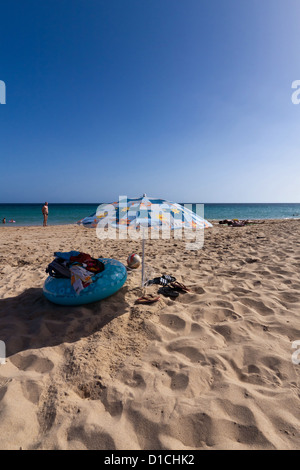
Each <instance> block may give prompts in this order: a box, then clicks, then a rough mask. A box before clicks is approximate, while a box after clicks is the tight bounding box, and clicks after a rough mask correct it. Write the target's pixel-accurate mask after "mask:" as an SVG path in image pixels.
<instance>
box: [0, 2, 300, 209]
mask: <svg viewBox="0 0 300 470" xmlns="http://www.w3.org/2000/svg"><path fill="white" fill-rule="evenodd" d="M299 15H300V3H299V1H298V0H251V2H249V1H246V0H201V1H200V0H185V1H182V0H151V1H150V0H144V1H141V0H85V1H84V0H80V1H79V0H45V1H43V2H41V1H34V0H27V1H26V2H25V1H23V0H19V1H18V0H10V1H9V2H2V4H1V15H0V44H1V47H0V80H3V81H4V82H5V83H6V91H7V102H6V104H5V105H0V139H1V147H0V155H1V158H0V175H1V176H0V202H41V201H44V200H48V201H49V203H50V202H96V203H97V202H101V201H107V202H108V201H111V200H115V199H116V198H117V197H118V195H119V194H126V195H128V197H135V196H140V195H141V194H142V193H144V192H146V193H147V194H148V195H151V196H156V197H162V198H165V199H170V200H175V201H195V202H196V201H197V202H300V185H299V179H300V178H299V175H300V158H299V157H300V132H299V126H300V105H294V104H292V101H291V96H292V92H293V90H292V88H291V85H292V82H293V81H294V80H300V28H299V20H298V18H299Z"/></svg>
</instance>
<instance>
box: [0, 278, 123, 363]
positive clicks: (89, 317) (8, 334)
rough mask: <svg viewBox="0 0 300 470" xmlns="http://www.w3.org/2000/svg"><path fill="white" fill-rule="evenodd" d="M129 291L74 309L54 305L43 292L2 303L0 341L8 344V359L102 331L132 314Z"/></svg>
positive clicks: (28, 292) (33, 290)
mask: <svg viewBox="0 0 300 470" xmlns="http://www.w3.org/2000/svg"><path fill="white" fill-rule="evenodd" d="M127 290H128V287H127V286H124V287H123V288H122V289H120V291H118V292H117V293H116V294H114V295H113V296H111V297H108V298H107V299H104V300H101V301H99V302H94V303H92V304H85V305H78V306H72V307H68V306H61V305H56V304H53V303H51V302H50V301H49V300H47V299H46V298H45V297H44V295H43V290H42V289H39V288H30V289H27V290H25V291H24V292H23V293H22V294H20V295H18V296H16V297H10V298H6V299H1V300H0V340H1V341H4V343H5V346H6V357H7V358H8V357H10V356H13V355H14V354H16V353H18V352H22V351H26V350H28V349H41V348H45V347H49V346H58V345H60V344H63V343H66V342H67V343H74V342H76V341H78V340H80V339H82V338H84V337H87V336H90V335H91V334H93V333H95V332H96V331H100V330H101V329H102V328H103V327H104V326H105V325H107V324H108V323H110V322H111V321H112V320H113V319H115V318H117V317H119V316H121V315H123V314H124V313H126V312H128V310H129V308H130V306H129V304H128V302H126V301H125V294H126V292H127Z"/></svg>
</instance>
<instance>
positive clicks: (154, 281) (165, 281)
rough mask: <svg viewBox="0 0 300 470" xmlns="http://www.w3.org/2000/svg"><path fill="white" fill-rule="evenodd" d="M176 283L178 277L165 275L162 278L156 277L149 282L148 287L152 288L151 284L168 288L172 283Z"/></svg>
mask: <svg viewBox="0 0 300 470" xmlns="http://www.w3.org/2000/svg"><path fill="white" fill-rule="evenodd" d="M174 281H176V277H174V276H169V275H168V274H167V275H166V274H163V275H162V276H161V277H155V278H154V279H152V280H151V281H148V282H147V285H148V286H150V285H151V284H160V285H161V286H167V285H168V284H169V283H170V282H174Z"/></svg>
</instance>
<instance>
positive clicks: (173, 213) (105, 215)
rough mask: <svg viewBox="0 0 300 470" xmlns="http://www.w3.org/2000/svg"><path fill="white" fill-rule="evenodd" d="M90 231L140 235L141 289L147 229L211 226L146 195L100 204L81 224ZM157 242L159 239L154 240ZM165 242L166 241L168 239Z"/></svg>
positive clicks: (167, 230)
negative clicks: (117, 230)
mask: <svg viewBox="0 0 300 470" xmlns="http://www.w3.org/2000/svg"><path fill="white" fill-rule="evenodd" d="M78 223H79V224H81V225H84V226H85V227H89V228H97V230H98V229H99V226H100V227H101V228H103V229H105V228H106V227H113V228H115V229H121V230H122V229H126V230H127V231H129V232H130V231H131V230H132V231H139V232H140V235H141V236H140V237H139V238H142V240H143V245H142V286H144V258H145V256H144V248H145V238H148V228H150V230H154V231H155V230H158V231H162V233H163V232H165V233H166V232H169V231H170V230H177V229H184V230H186V229H190V230H194V231H195V230H199V229H205V228H208V227H212V225H211V224H210V223H209V222H208V221H207V220H205V219H204V218H202V217H200V216H199V215H197V214H195V213H194V212H193V211H191V210H190V209H188V208H186V207H184V206H182V205H181V204H177V203H174V202H170V201H166V200H164V199H155V198H149V197H147V196H146V195H145V194H144V195H143V196H142V197H140V198H136V199H128V198H127V197H126V196H120V198H119V201H116V202H112V203H111V204H101V205H100V206H99V207H98V210H97V212H96V213H94V214H92V215H91V216H89V217H85V218H84V219H82V220H80V221H79V222H78ZM155 238H157V237H155ZM165 238H166V237H165Z"/></svg>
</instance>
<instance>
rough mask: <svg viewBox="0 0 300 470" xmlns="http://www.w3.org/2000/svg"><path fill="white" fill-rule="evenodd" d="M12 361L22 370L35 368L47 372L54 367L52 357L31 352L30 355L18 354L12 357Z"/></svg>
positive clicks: (37, 370)
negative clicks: (44, 356) (47, 357)
mask: <svg viewBox="0 0 300 470" xmlns="http://www.w3.org/2000/svg"><path fill="white" fill-rule="evenodd" d="M10 360H11V362H12V363H13V364H14V366H16V367H17V368H18V369H20V370H24V371H27V370H33V371H35V372H40V373H42V374H43V373H45V372H50V370H52V369H53V367H54V364H53V362H52V361H50V359H46V358H43V357H38V356H35V355H34V354H29V355H28V356H21V355H20V354H16V355H15V356H13V357H11V358H10Z"/></svg>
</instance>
